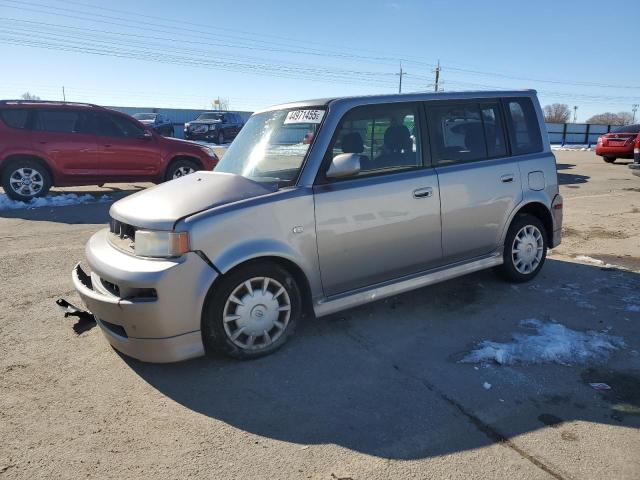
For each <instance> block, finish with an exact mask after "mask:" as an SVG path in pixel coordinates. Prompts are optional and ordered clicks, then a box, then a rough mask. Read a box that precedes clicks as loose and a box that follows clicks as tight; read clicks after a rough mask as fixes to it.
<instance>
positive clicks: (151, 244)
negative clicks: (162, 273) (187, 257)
mask: <svg viewBox="0 0 640 480" xmlns="http://www.w3.org/2000/svg"><path fill="white" fill-rule="evenodd" d="M134 245H135V247H134V251H135V254H136V255H139V256H141V257H159V258H168V257H179V256H180V255H182V254H184V253H187V252H188V251H189V234H188V233H187V232H152V231H150V230H137V231H136V235H135V244H134Z"/></svg>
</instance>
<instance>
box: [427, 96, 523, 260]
mask: <svg viewBox="0 0 640 480" xmlns="http://www.w3.org/2000/svg"><path fill="white" fill-rule="evenodd" d="M427 117H428V121H429V132H430V139H431V146H432V156H433V162H434V165H436V171H437V173H438V179H439V183H440V201H441V204H442V249H443V255H444V258H443V260H444V261H445V262H446V263H452V262H456V261H460V260H465V259H470V258H473V257H477V256H482V255H485V254H489V253H491V252H493V251H494V250H495V249H496V248H497V247H498V246H499V242H500V238H501V236H502V232H503V229H504V226H505V223H506V221H507V219H508V217H509V215H510V214H511V212H512V211H513V209H514V208H515V207H516V205H517V204H518V203H520V201H521V199H522V186H521V182H520V169H519V166H518V162H517V160H516V159H515V158H513V157H510V156H508V150H507V144H506V131H505V128H504V121H503V116H502V112H501V107H500V104H499V103H498V102H482V103H477V102H462V103H456V102H433V103H432V104H429V106H428V108H427Z"/></svg>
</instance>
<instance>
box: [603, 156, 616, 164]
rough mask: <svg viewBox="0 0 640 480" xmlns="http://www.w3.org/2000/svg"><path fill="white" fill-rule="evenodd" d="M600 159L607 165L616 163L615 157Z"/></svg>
mask: <svg viewBox="0 0 640 480" xmlns="http://www.w3.org/2000/svg"><path fill="white" fill-rule="evenodd" d="M602 159H603V160H604V161H605V162H607V163H613V162H615V161H616V157H602Z"/></svg>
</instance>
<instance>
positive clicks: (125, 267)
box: [72, 230, 217, 362]
mask: <svg viewBox="0 0 640 480" xmlns="http://www.w3.org/2000/svg"><path fill="white" fill-rule="evenodd" d="M107 235H108V230H102V231H100V232H98V233H96V234H95V235H94V236H93V237H91V239H90V240H89V242H88V243H87V247H86V255H87V263H88V264H89V267H90V269H91V272H90V273H86V272H84V270H83V269H82V267H81V266H80V265H79V264H78V265H77V266H76V267H75V268H74V270H73V272H72V279H73V283H74V286H75V288H76V290H77V291H78V294H79V295H80V297H81V298H82V301H83V302H84V304H85V305H86V306H87V308H88V309H89V310H90V311H91V312H92V313H93V314H94V315H95V317H96V320H97V322H98V325H99V326H100V328H101V330H102V332H103V334H104V335H105V337H106V338H107V340H108V341H109V343H110V344H111V345H112V346H113V347H114V348H116V349H117V350H119V351H121V352H122V353H124V354H126V355H129V356H131V357H134V358H137V359H139V360H143V361H148V362H175V361H179V360H185V359H188V358H193V357H197V356H200V355H203V354H204V346H203V343H202V335H201V330H200V324H201V314H202V306H203V304H204V299H205V297H206V295H207V292H208V291H209V287H210V286H211V284H212V283H213V281H214V280H215V278H216V276H217V273H216V272H215V270H214V269H212V268H211V267H210V266H209V265H208V264H207V263H205V262H204V261H203V260H202V259H201V258H200V257H199V256H198V255H197V254H195V253H192V252H190V253H187V254H185V255H183V256H182V257H180V258H179V259H145V258H140V257H135V256H133V255H130V254H128V253H125V252H122V251H120V250H118V249H116V248H115V247H113V246H112V245H111V244H110V243H109V242H108V241H107Z"/></svg>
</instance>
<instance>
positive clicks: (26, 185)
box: [9, 167, 44, 197]
mask: <svg viewBox="0 0 640 480" xmlns="http://www.w3.org/2000/svg"><path fill="white" fill-rule="evenodd" d="M9 185H10V186H11V188H12V190H13V191H14V192H16V193H17V194H19V195H23V196H25V197H35V196H36V195H37V194H38V193H40V191H41V190H42V187H43V186H44V178H42V174H41V173H40V172H39V171H38V170H36V169H34V168H31V167H23V168H18V169H17V170H14V171H13V172H12V173H11V175H10V176H9Z"/></svg>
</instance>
